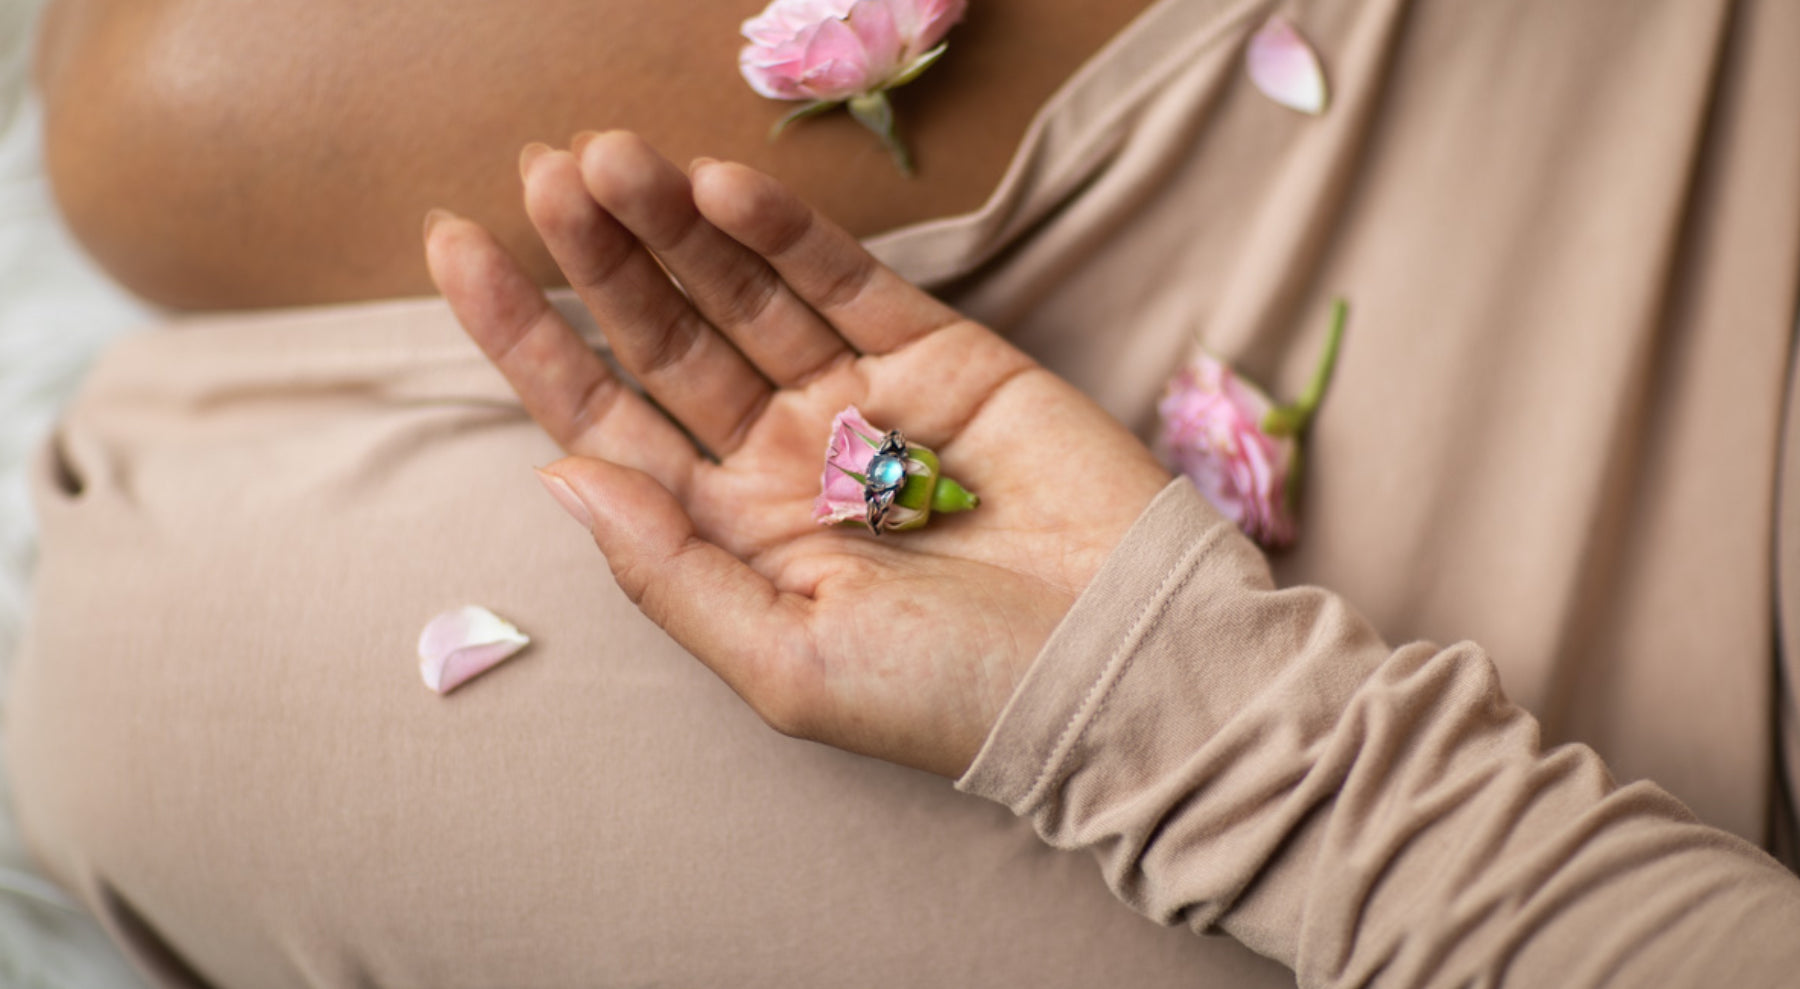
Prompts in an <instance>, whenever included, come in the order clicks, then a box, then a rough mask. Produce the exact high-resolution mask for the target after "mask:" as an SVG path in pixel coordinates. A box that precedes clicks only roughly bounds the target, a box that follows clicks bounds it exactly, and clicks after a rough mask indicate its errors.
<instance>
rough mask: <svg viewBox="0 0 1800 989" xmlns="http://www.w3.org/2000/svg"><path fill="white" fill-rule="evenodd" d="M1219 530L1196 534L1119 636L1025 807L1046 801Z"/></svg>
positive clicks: (1058, 738)
mask: <svg viewBox="0 0 1800 989" xmlns="http://www.w3.org/2000/svg"><path fill="white" fill-rule="evenodd" d="M1215 532H1217V527H1213V528H1210V529H1208V530H1207V531H1205V532H1203V533H1201V534H1200V535H1198V536H1196V537H1195V538H1194V542H1193V544H1192V545H1191V546H1189V547H1188V548H1187V550H1186V551H1184V552H1183V553H1182V555H1181V558H1180V559H1179V560H1177V561H1176V563H1175V566H1174V568H1173V569H1171V570H1170V572H1169V574H1168V576H1166V577H1164V578H1163V580H1162V583H1161V584H1159V585H1157V588H1156V592H1155V593H1154V594H1152V595H1151V596H1150V598H1149V600H1147V601H1145V602H1144V606H1143V607H1142V608H1141V609H1140V610H1139V611H1138V614H1137V616H1136V617H1135V618H1134V619H1133V620H1132V624H1131V629H1130V631H1128V632H1127V633H1126V634H1125V637H1124V638H1123V639H1121V640H1119V644H1118V646H1117V647H1116V648H1115V649H1114V650H1113V654H1112V655H1111V656H1110V657H1108V659H1107V661H1106V665H1105V666H1104V667H1102V668H1101V669H1100V672H1099V674H1098V675H1097V676H1095V678H1094V681H1093V682H1092V683H1091V684H1089V685H1088V688H1087V690H1086V692H1084V693H1083V694H1082V697H1081V703H1079V704H1077V705H1076V706H1075V710H1074V711H1073V712H1071V713H1070V715H1069V719H1068V721H1066V722H1064V723H1063V728H1062V731H1060V732H1058V733H1057V736H1056V744H1055V745H1054V746H1052V747H1051V749H1050V756H1049V758H1047V759H1045V760H1044V764H1043V766H1042V767H1040V768H1039V770H1038V774H1037V776H1036V777H1035V778H1034V779H1033V780H1032V782H1031V789H1029V790H1027V791H1026V794H1025V799H1024V801H1023V802H1022V804H1021V806H1022V807H1024V808H1031V807H1034V806H1036V805H1037V804H1038V803H1040V802H1041V801H1042V799H1043V791H1044V790H1045V789H1046V788H1047V787H1048V786H1049V784H1050V781H1051V780H1052V779H1053V778H1054V777H1055V776H1056V775H1057V770H1058V769H1059V768H1060V767H1061V766H1062V764H1063V763H1064V762H1066V761H1067V760H1068V757H1069V753H1070V752H1073V751H1074V750H1075V747H1076V746H1077V745H1078V744H1079V743H1080V741H1081V739H1082V738H1084V737H1086V735H1087V730H1088V727H1089V726H1091V725H1092V724H1093V722H1094V719H1095V717H1097V716H1098V715H1099V713H1100V711H1101V710H1103V709H1104V708H1105V707H1106V701H1107V698H1108V697H1110V696H1111V694H1112V690H1113V687H1115V686H1117V684H1118V683H1119V681H1120V680H1122V679H1124V677H1125V672H1126V670H1128V669H1130V667H1131V662H1132V660H1133V659H1134V658H1135V657H1136V655H1137V652H1138V646H1140V645H1142V643H1143V641H1144V639H1145V638H1147V637H1148V636H1149V633H1150V630H1151V629H1152V628H1154V627H1155V626H1156V624H1157V621H1158V620H1159V619H1161V618H1162V616H1163V614H1164V613H1166V612H1167V611H1168V607H1169V602H1171V601H1173V600H1174V599H1175V595H1176V593H1177V592H1178V591H1180V590H1181V589H1182V588H1183V587H1186V586H1187V583H1188V580H1189V579H1190V578H1192V576H1193V572H1194V563H1195V562H1196V560H1197V559H1198V558H1199V556H1200V555H1201V554H1202V553H1203V552H1205V551H1206V550H1207V549H1208V548H1210V547H1211V546H1212V544H1213V542H1214V541H1215V540H1214V533H1215Z"/></svg>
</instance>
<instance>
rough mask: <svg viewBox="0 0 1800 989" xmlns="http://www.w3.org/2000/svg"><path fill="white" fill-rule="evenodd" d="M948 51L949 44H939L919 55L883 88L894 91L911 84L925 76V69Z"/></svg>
mask: <svg viewBox="0 0 1800 989" xmlns="http://www.w3.org/2000/svg"><path fill="white" fill-rule="evenodd" d="M949 50H950V43H949V42H948V41H943V42H939V43H938V46H937V47H936V48H933V49H932V50H930V51H928V52H926V53H925V54H923V55H920V56H919V57H918V58H915V59H913V63H912V64H911V65H909V66H907V67H906V68H904V69H902V70H901V71H900V74H899V75H897V76H895V77H894V81H893V82H890V83H888V84H887V86H886V87H884V88H887V89H894V88H896V87H898V86H904V85H906V84H907V83H909V82H912V81H913V80H914V79H917V78H919V77H920V76H922V75H924V74H925V70H926V69H929V68H931V67H932V65H933V64H935V63H936V62H937V60H938V59H940V58H943V57H944V53H945V52H947V51H949Z"/></svg>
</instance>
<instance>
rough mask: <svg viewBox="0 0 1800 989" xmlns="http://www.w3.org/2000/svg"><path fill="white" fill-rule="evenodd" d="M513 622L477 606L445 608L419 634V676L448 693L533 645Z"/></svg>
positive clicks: (428, 685)
mask: <svg viewBox="0 0 1800 989" xmlns="http://www.w3.org/2000/svg"><path fill="white" fill-rule="evenodd" d="M530 642H531V639H529V638H527V637H526V636H525V635H524V634H523V633H521V632H520V631H519V630H518V629H517V628H515V627H513V625H512V623H511V622H508V621H507V620H505V619H503V618H501V617H500V616H498V615H496V614H494V613H493V612H491V611H489V610H487V609H486V608H482V607H478V606H476V605H469V606H467V607H463V608H458V609H456V610H455V611H446V612H444V613H443V614H441V615H439V616H437V617H436V618H433V619H432V620H431V621H429V622H427V623H426V624H425V630H424V631H423V632H420V633H419V675H420V676H422V677H424V678H425V686H427V687H430V688H431V689H432V690H434V691H437V692H438V693H440V694H447V693H449V692H450V691H452V690H455V689H456V688H457V687H459V686H462V684H464V683H466V682H467V681H469V680H471V679H473V678H475V677H477V676H479V675H481V674H482V673H484V672H486V671H487V670H488V669H490V668H492V667H493V666H495V665H497V664H498V663H500V662H501V661H502V660H504V659H507V658H508V657H510V656H512V655H513V654H515V653H517V652H518V651H519V650H521V649H523V648H525V647H526V645H528V644H530Z"/></svg>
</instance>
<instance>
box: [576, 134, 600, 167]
mask: <svg viewBox="0 0 1800 989" xmlns="http://www.w3.org/2000/svg"><path fill="white" fill-rule="evenodd" d="M599 136H600V132H599V131H597V130H584V131H582V132H581V133H579V134H577V135H575V136H574V137H571V138H569V150H570V151H571V152H573V153H574V154H575V160H576V161H580V160H581V151H582V149H583V148H585V147H587V146H588V145H590V144H592V143H594V138H596V137H599Z"/></svg>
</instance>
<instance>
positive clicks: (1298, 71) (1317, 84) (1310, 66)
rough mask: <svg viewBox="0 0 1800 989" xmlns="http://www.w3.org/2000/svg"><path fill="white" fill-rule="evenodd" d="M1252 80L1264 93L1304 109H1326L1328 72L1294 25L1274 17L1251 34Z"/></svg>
mask: <svg viewBox="0 0 1800 989" xmlns="http://www.w3.org/2000/svg"><path fill="white" fill-rule="evenodd" d="M1244 61H1245V64H1246V65H1247V66H1248V67H1249V69H1250V81H1251V82H1254V83H1256V88H1257V89H1260V90H1262V91H1263V95H1265V96H1267V97H1268V98H1269V99H1272V100H1274V101H1275V102H1277V103H1280V104H1281V105H1282V106H1285V107H1290V108H1292V109H1295V110H1299V111H1300V112H1301V113H1312V114H1319V113H1324V112H1325V101H1326V93H1325V73H1324V72H1323V71H1322V70H1321V69H1320V68H1319V58H1318V56H1317V55H1314V54H1313V50H1312V48H1311V47H1310V46H1308V45H1307V43H1306V40H1305V39H1304V38H1301V37H1300V35H1299V33H1298V32H1296V31H1295V30H1294V28H1293V25H1291V24H1289V23H1288V22H1287V21H1285V20H1282V19H1281V18H1279V17H1271V18H1269V20H1268V21H1267V22H1266V23H1265V24H1263V26H1262V27H1261V28H1260V29H1258V30H1257V32H1256V34H1255V35H1253V36H1252V37H1251V38H1250V47H1249V49H1248V50H1247V51H1246V53H1245V56H1244Z"/></svg>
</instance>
